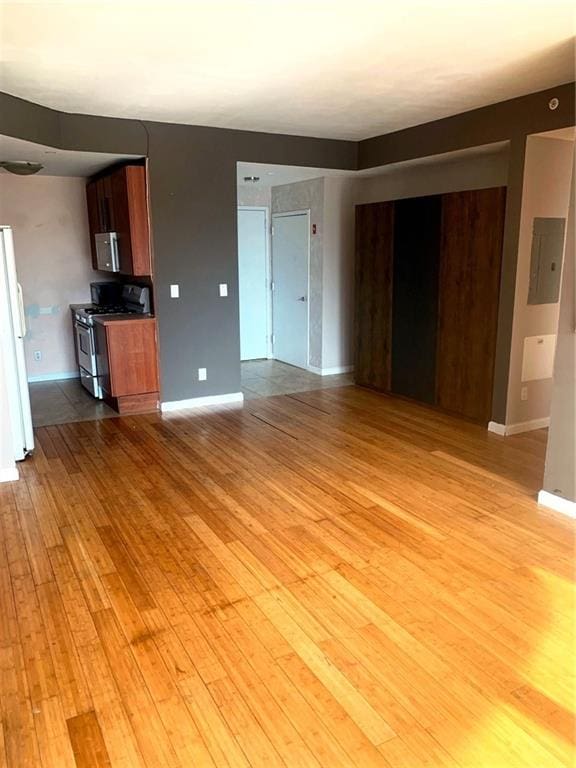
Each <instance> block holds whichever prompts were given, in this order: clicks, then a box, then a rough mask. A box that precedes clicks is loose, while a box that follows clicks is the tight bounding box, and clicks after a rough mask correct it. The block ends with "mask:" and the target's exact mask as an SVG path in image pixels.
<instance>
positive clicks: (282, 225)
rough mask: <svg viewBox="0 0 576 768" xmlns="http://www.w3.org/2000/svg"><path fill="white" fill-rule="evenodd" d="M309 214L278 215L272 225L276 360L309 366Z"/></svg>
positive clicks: (303, 366) (273, 310) (304, 366)
mask: <svg viewBox="0 0 576 768" xmlns="http://www.w3.org/2000/svg"><path fill="white" fill-rule="evenodd" d="M309 250H310V225H309V214H308V212H298V213H290V214H277V215H276V216H274V218H273V222H272V280H273V283H274V291H273V293H272V307H273V309H272V317H273V323H272V325H273V333H274V357H275V358H276V359H277V360H282V362H284V363H290V365H296V366H298V367H300V368H306V367H307V366H308V274H309V269H308V262H309Z"/></svg>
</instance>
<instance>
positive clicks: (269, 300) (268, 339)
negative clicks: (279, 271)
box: [236, 205, 274, 362]
mask: <svg viewBox="0 0 576 768" xmlns="http://www.w3.org/2000/svg"><path fill="white" fill-rule="evenodd" d="M236 207H237V210H238V211H264V226H265V229H266V239H265V243H266V357H267V359H268V360H271V359H272V358H273V357H274V354H273V347H272V334H273V333H274V331H273V328H272V244H271V227H270V209H269V208H268V206H267V205H238V206H236ZM236 240H237V242H238V233H236ZM237 259H238V265H239V264H240V260H239V252H238V253H237ZM238 274H240V266H238ZM238 284H240V278H238ZM238 311H240V292H238ZM240 361H241V362H242V354H240Z"/></svg>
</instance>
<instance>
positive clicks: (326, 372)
mask: <svg viewBox="0 0 576 768" xmlns="http://www.w3.org/2000/svg"><path fill="white" fill-rule="evenodd" d="M307 370H309V371H310V373H316V374H318V376H337V375H338V374H339V373H351V372H352V371H353V370H354V366H353V365H337V366H335V367H334V368H317V367H316V366H315V365H308V366H307Z"/></svg>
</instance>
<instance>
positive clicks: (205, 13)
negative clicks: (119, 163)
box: [0, 0, 575, 139]
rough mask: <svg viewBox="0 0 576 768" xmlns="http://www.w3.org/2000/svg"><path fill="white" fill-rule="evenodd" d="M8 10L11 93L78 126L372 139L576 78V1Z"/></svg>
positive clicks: (6, 57)
mask: <svg viewBox="0 0 576 768" xmlns="http://www.w3.org/2000/svg"><path fill="white" fill-rule="evenodd" d="M1 10H2V19H1V20H0V30H1V32H0V50H1V59H2V64H1V70H0V87H1V89H2V90H4V91H7V92H8V93H12V94H15V95H17V96H21V97H23V98H26V99H30V100H32V101H35V102H38V103H40V104H45V105H47V106H50V107H54V108H58V109H63V110H66V111H71V112H83V113H89V114H102V115H112V116H119V117H134V118H147V119H155V120H164V121H173V122H186V123H193V124H199V125H213V126H225V127H232V128H243V129H251V130H264V131H272V132H284V133H295V134H301V135H313V136H324V137H335V138H344V139H361V138H366V137H368V136H374V135H377V134H380V133H386V132H389V131H393V130H396V129H400V128H404V127H407V126H410V125H415V124H418V123H422V122H425V121H428V120H432V119H435V118H440V117H444V116H446V115H450V114H455V113H457V112H462V111H464V110H469V109H473V108H475V107H478V106H482V105H484V104H489V103H493V102H496V101H500V100H503V99H507V98H511V97H514V96H519V95H523V94H526V93H530V92H532V91H536V90H539V89H543V88H547V87H550V86H554V85H558V84H560V83H564V82H568V81H570V80H572V79H573V77H574V48H573V43H572V42H571V38H573V35H574V23H575V22H574V12H573V2H572V0H547V1H546V2H545V3H543V2H542V0H481V2H470V0H468V1H467V0H434V1H433V0H402V2H394V3H393V2H386V0H354V2H351V1H350V0H290V2H280V1H279V0H244V2H238V0H188V1H187V2H175V1H174V0H165V1H164V2H143V1H142V0H117V1H116V2H110V1H107V0H105V1H101V2H99V3H85V2H81V1H80V0H74V1H73V2H70V0H69V1H68V2H58V3H55V2H50V1H49V0H45V1H44V2H38V3H34V2H19V3H9V2H4V0H2V2H1Z"/></svg>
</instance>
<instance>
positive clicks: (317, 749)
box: [0, 387, 574, 768]
mask: <svg viewBox="0 0 576 768" xmlns="http://www.w3.org/2000/svg"><path fill="white" fill-rule="evenodd" d="M37 438H38V449H37V451H36V454H35V456H34V457H33V458H32V459H30V460H29V461H27V462H26V463H25V464H24V465H23V466H22V474H23V476H24V480H23V481H21V482H19V483H10V484H4V485H2V486H0V503H1V518H0V521H1V525H2V529H1V538H0V544H1V547H0V579H1V581H0V659H1V670H2V678H1V694H2V696H1V710H2V717H1V729H0V765H1V766H8V768H26V767H27V766H33V767H34V768H36V767H37V766H38V767H40V766H41V768H48V767H52V766H55V767H56V768H73V766H76V767H77V768H102V767H103V766H113V767H114V768H117V767H118V768H120V767H121V768H132V767H133V766H146V767H147V768H161V767H162V766H171V767H173V768H176V767H177V766H185V767H188V766H201V767H202V768H204V766H213V765H214V766H231V767H232V766H244V767H246V766H258V767H260V766H262V767H263V768H273V766H314V767H315V768H317V767H318V766H328V767H329V768H337V767H338V766H341V767H344V766H346V767H351V766H360V767H361V768H364V767H370V766H379V767H380V766H388V767H389V766H392V767H393V768H420V766H426V768H429V767H430V766H443V767H445V768H447V767H448V766H450V767H451V768H453V767H454V766H460V767H461V768H467V767H471V768H472V767H473V768H480V767H482V768H515V767H517V768H555V767H556V766H567V765H570V764H571V751H570V744H569V743H570V740H571V736H572V731H573V728H572V718H571V712H570V710H571V707H572V703H573V693H574V689H573V684H572V680H571V677H570V675H571V673H572V671H573V664H572V661H573V660H572V658H571V657H572V652H573V648H572V643H573V640H574V635H573V625H572V620H573V607H574V606H573V598H572V592H571V586H570V581H571V576H572V547H573V538H572V527H571V524H570V522H569V521H568V520H567V519H563V518H561V517H560V516H557V515H555V514H554V513H551V512H547V511H545V510H544V509H539V508H538V507H537V506H536V504H535V502H534V494H535V491H536V490H537V489H538V488H539V487H540V483H541V475H542V467H543V455H544V449H545V434H544V433H537V432H535V433H531V434H529V435H523V436H517V437H511V438H506V439H505V438H501V437H498V436H496V435H492V434H488V433H487V432H485V431H484V430H483V429H481V428H480V427H477V426H474V425H470V424H466V423H463V422H458V421H456V420H453V419H450V418H448V417H446V416H443V415H439V414H437V413H434V412H432V411H430V410H427V409H425V408H420V407H417V406H414V405H410V404H407V403H405V402H398V401H394V400H392V399H389V398H386V397H383V396H378V395H376V394H373V393H370V392H367V391H363V390H360V389H356V388H354V387H344V388H340V389H333V390H319V391H315V392H309V393H299V394H297V395H292V396H281V397H272V398H262V399H258V400H254V401H251V402H249V403H248V404H246V405H245V406H244V408H233V407H229V408H221V409H218V410H211V411H210V410H208V409H204V410H202V411H198V412H193V413H190V412H189V413H186V414H184V413H180V414H179V413H176V414H171V415H170V416H169V417H166V416H165V417H160V416H158V415H150V416H140V417H131V418H117V419H105V420H102V421H91V422H80V423H72V424H66V425H62V426H54V427H46V428H42V429H39V430H38V432H37Z"/></svg>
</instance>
